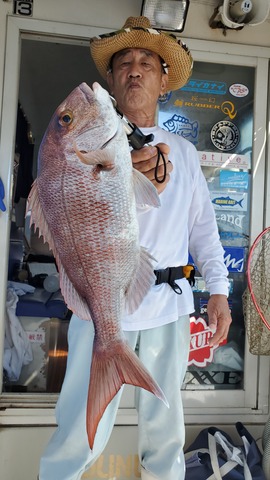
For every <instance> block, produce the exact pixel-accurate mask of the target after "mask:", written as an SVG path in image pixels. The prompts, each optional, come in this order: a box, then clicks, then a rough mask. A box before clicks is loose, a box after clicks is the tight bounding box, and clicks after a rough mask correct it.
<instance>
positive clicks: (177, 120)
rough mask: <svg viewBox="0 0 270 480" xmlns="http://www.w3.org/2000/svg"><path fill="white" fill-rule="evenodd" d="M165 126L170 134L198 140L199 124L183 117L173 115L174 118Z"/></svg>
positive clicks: (165, 123)
mask: <svg viewBox="0 0 270 480" xmlns="http://www.w3.org/2000/svg"><path fill="white" fill-rule="evenodd" d="M163 125H164V127H165V128H166V129H167V130H168V132H171V133H175V134H176V135H180V136H182V137H184V138H196V137H197V135H198V126H199V124H198V122H197V121H195V122H191V121H190V120H189V119H188V118H186V117H183V116H182V115H177V114H175V115H173V117H172V118H169V120H167V121H166V122H164V123H163Z"/></svg>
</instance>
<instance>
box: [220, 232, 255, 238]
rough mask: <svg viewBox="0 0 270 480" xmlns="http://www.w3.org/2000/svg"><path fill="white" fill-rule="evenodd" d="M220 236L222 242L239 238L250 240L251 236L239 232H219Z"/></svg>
mask: <svg viewBox="0 0 270 480" xmlns="http://www.w3.org/2000/svg"><path fill="white" fill-rule="evenodd" d="M219 236H220V240H236V239H237V238H242V239H245V240H248V239H249V235H245V234H244V233H239V232H219Z"/></svg>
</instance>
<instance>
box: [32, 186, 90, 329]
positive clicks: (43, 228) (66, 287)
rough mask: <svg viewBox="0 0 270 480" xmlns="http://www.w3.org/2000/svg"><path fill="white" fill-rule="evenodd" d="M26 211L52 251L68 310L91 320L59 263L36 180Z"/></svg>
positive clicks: (80, 298)
mask: <svg viewBox="0 0 270 480" xmlns="http://www.w3.org/2000/svg"><path fill="white" fill-rule="evenodd" d="M27 211H31V217H30V225H33V226H34V229H35V231H36V230H37V229H38V234H39V236H40V237H41V236H42V237H43V239H44V242H47V243H48V245H49V248H50V250H51V251H52V253H53V255H54V258H55V260H56V263H57V267H58V270H59V274H60V288H61V292H62V295H63V297H64V300H65V302H66V304H67V306H68V308H69V309H70V310H72V312H74V313H75V314H76V315H77V316H78V317H79V318H82V319H84V320H91V314H90V312H89V308H88V306H87V304H86V302H85V300H84V299H83V298H82V297H81V296H80V295H79V293H78V292H77V291H76V289H75V288H74V286H73V284H72V283H71V281H70V280H69V278H68V275H67V273H66V271H65V269H64V267H63V265H62V263H61V260H60V258H59V255H58V253H57V250H56V248H55V244H54V240H53V238H52V235H51V232H50V229H49V226H48V224H47V221H46V218H45V216H44V214H43V210H42V206H41V204H40V201H39V196H38V187H37V182H36V180H35V181H34V183H33V185H32V188H31V191H30V194H29V197H28V202H27Z"/></svg>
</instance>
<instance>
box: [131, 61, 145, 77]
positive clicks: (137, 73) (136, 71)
mask: <svg viewBox="0 0 270 480" xmlns="http://www.w3.org/2000/svg"><path fill="white" fill-rule="evenodd" d="M141 76H142V75H141V72H140V69H139V67H138V66H137V65H134V64H132V65H131V66H130V70H129V74H128V77H129V78H140V77H141Z"/></svg>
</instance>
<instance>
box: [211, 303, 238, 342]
mask: <svg viewBox="0 0 270 480" xmlns="http://www.w3.org/2000/svg"><path fill="white" fill-rule="evenodd" d="M207 314H208V323H209V328H210V329H211V330H212V331H213V332H215V333H214V335H213V337H211V338H210V340H209V345H210V346H212V345H219V343H221V342H222V341H223V340H225V339H226V338H227V336H228V332H229V327H230V324H231V323H232V317H231V314H230V309H229V305H228V300H227V297H226V295H217V294H216V295H211V296H210V298H209V300H208V304H207Z"/></svg>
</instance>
